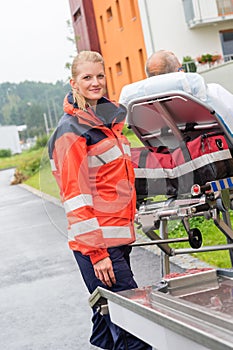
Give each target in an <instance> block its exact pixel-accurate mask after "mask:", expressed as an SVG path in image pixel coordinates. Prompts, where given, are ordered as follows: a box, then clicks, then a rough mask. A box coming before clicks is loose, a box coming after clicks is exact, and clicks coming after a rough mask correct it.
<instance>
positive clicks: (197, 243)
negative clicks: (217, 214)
mask: <svg viewBox="0 0 233 350" xmlns="http://www.w3.org/2000/svg"><path fill="white" fill-rule="evenodd" d="M188 235H189V244H190V246H191V247H192V248H193V249H198V248H200V247H201V245H202V234H201V231H200V230H199V229H198V228H193V229H191V230H190V231H189V233H188Z"/></svg>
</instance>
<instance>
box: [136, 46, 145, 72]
mask: <svg viewBox="0 0 233 350" xmlns="http://www.w3.org/2000/svg"><path fill="white" fill-rule="evenodd" d="M138 53H139V62H140V66H141V70H142V76H145V62H144V59H143V52H142V49H139V50H138Z"/></svg>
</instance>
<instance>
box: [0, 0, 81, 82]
mask: <svg viewBox="0 0 233 350" xmlns="http://www.w3.org/2000/svg"><path fill="white" fill-rule="evenodd" d="M70 16H71V15H70V9H69V1H67V0H59V1H57V0H50V1H47V0H40V1H39V2H37V5H36V8H35V3H34V2H33V1H30V0H20V1H17V0H13V1H10V2H9V1H1V2H0V32H1V33H2V35H1V36H0V47H1V48H4V49H2V50H1V68H0V83H1V82H6V81H7V82H14V83H18V82H22V81H25V80H29V81H42V82H52V83H55V82H56V81H57V80H63V81H66V80H67V78H68V75H69V72H68V71H67V69H66V68H65V64H66V63H67V62H69V61H70V56H71V55H73V54H74V52H75V45H74V44H73V43H72V42H71V41H70V40H67V37H68V36H70V34H69V29H68V25H67V21H68V20H69V19H70ZM41 20H42V21H43V25H40V22H41ZM3 33H4V34H3ZM12 49H13V50H14V54H12ZM57 53H59V54H57ZM16 57H17V65H16V68H15V69H12V67H14V66H15V59H16Z"/></svg>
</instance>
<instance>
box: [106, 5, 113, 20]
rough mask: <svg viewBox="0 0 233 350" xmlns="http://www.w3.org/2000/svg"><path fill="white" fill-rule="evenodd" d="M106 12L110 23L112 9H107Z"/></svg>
mask: <svg viewBox="0 0 233 350" xmlns="http://www.w3.org/2000/svg"><path fill="white" fill-rule="evenodd" d="M106 12H107V20H108V21H111V20H112V8H111V7H109V8H108V9H107V11H106Z"/></svg>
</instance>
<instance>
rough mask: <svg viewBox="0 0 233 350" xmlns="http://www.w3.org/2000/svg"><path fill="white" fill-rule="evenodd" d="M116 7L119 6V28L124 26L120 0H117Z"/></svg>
mask: <svg viewBox="0 0 233 350" xmlns="http://www.w3.org/2000/svg"><path fill="white" fill-rule="evenodd" d="M116 8H117V16H118V22H119V28H123V24H122V17H121V8H120V4H119V1H118V0H116Z"/></svg>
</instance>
